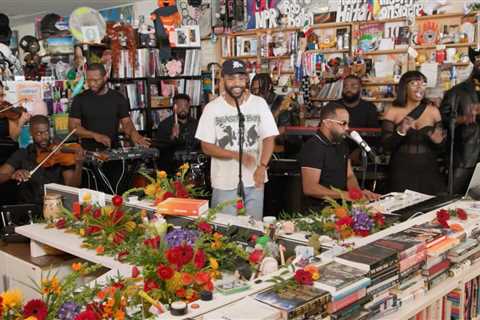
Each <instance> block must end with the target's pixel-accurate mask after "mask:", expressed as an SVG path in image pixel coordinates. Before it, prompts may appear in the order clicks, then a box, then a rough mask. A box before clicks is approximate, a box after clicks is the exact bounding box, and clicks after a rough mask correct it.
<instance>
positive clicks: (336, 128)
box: [298, 103, 378, 210]
mask: <svg viewBox="0 0 480 320" xmlns="http://www.w3.org/2000/svg"><path fill="white" fill-rule="evenodd" d="M348 127H349V115H348V112H347V110H346V108H345V107H344V106H342V105H340V104H336V103H331V104H328V105H327V106H325V107H323V108H322V111H321V114H320V124H319V129H318V132H317V134H316V135H315V136H313V137H312V138H310V140H308V141H307V142H306V143H305V144H304V145H303V147H302V151H300V153H299V157H298V160H299V162H300V167H301V174H302V188H303V193H304V195H305V196H306V204H305V205H304V208H305V209H313V210H320V209H321V208H323V207H324V206H325V202H324V200H323V198H324V197H330V198H332V199H340V198H344V199H348V192H347V191H346V190H348V189H354V188H356V189H360V187H359V185H358V181H357V178H356V177H355V175H354V173H353V170H352V166H351V164H350V160H348V147H347V145H346V143H345V137H346V136H347V129H348ZM333 188H335V190H334V189H333ZM363 195H364V197H365V198H366V199H368V200H374V199H377V198H378V195H377V194H375V193H373V192H370V191H368V190H363Z"/></svg>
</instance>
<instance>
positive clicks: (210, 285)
mask: <svg viewBox="0 0 480 320" xmlns="http://www.w3.org/2000/svg"><path fill="white" fill-rule="evenodd" d="M202 288H203V290H205V291H210V292H212V291H213V282H212V281H208V282H207V283H205V284H204V285H203V286H202Z"/></svg>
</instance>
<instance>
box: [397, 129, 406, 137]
mask: <svg viewBox="0 0 480 320" xmlns="http://www.w3.org/2000/svg"><path fill="white" fill-rule="evenodd" d="M397 134H398V135H399V136H402V137H405V136H406V135H407V134H406V133H402V132H400V130H398V129H397Z"/></svg>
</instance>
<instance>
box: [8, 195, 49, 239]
mask: <svg viewBox="0 0 480 320" xmlns="http://www.w3.org/2000/svg"><path fill="white" fill-rule="evenodd" d="M39 212H40V210H39V207H38V206H37V205H34V204H16V205H4V206H1V207H0V237H1V238H2V239H3V240H4V241H6V242H28V240H29V239H28V238H26V237H24V236H21V235H19V234H17V233H15V227H18V226H23V225H26V224H32V223H33V219H34V217H35V216H37V217H38V216H39Z"/></svg>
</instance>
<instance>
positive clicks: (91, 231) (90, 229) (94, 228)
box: [85, 226, 102, 234]
mask: <svg viewBox="0 0 480 320" xmlns="http://www.w3.org/2000/svg"><path fill="white" fill-rule="evenodd" d="M100 231H102V228H100V227H99V226H89V227H87V229H86V230H85V233H86V234H95V233H99V232H100Z"/></svg>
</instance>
